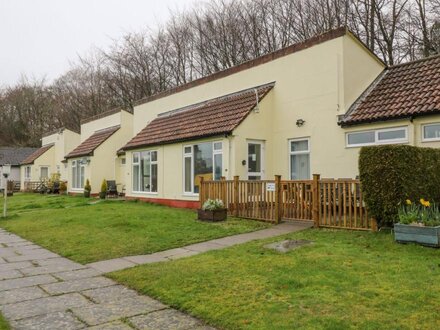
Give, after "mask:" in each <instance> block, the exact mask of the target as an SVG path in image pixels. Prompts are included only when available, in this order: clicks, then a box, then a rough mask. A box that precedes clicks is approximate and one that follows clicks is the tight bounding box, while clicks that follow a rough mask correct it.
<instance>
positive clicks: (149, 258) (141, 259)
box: [123, 253, 168, 264]
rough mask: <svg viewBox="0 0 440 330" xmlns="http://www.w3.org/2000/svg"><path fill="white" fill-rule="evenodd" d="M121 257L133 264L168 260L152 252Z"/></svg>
mask: <svg viewBox="0 0 440 330" xmlns="http://www.w3.org/2000/svg"><path fill="white" fill-rule="evenodd" d="M123 259H125V260H128V261H130V262H133V263H135V264H151V263H153V262H162V261H168V259H167V258H165V257H161V256H157V255H155V254H154V253H153V254H147V255H141V256H130V257H124V258H123Z"/></svg>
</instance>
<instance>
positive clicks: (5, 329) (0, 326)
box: [0, 314, 10, 330]
mask: <svg viewBox="0 0 440 330" xmlns="http://www.w3.org/2000/svg"><path fill="white" fill-rule="evenodd" d="M9 329H10V327H9V324H8V323H7V322H6V320H5V319H4V318H3V316H2V315H1V314H0V330H9Z"/></svg>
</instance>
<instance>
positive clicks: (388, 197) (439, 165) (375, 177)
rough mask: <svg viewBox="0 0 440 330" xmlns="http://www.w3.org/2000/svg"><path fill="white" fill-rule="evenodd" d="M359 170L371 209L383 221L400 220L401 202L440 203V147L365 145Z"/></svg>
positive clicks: (374, 215) (366, 199) (372, 213)
mask: <svg viewBox="0 0 440 330" xmlns="http://www.w3.org/2000/svg"><path fill="white" fill-rule="evenodd" d="M359 174H360V180H361V183H362V192H363V194H364V199H365V203H366V205H367V208H368V211H369V213H370V215H371V216H372V217H374V218H375V219H376V220H377V221H378V222H379V223H380V224H381V225H383V224H384V223H391V222H396V221H397V211H398V208H399V204H400V203H403V202H404V201H405V200H406V199H410V200H411V201H419V200H420V198H424V199H425V200H429V201H431V202H435V203H440V150H439V149H434V148H419V147H412V146H402V145H386V146H374V147H363V148H362V149H361V151H360V155H359Z"/></svg>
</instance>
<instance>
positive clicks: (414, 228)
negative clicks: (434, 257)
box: [394, 198, 440, 247]
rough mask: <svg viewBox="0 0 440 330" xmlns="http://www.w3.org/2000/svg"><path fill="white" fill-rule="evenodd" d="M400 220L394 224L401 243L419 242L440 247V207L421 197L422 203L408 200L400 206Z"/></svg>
mask: <svg viewBox="0 0 440 330" xmlns="http://www.w3.org/2000/svg"><path fill="white" fill-rule="evenodd" d="M398 214H399V222H398V223H396V224H395V225H394V238H395V240H396V241H397V242H399V243H409V242H413V243H419V244H421V245H426V246H433V247H440V208H439V206H438V205H435V204H434V203H432V204H431V203H430V202H429V201H425V200H424V199H423V198H422V199H420V204H419V205H418V204H416V203H413V202H412V201H411V200H409V199H408V200H406V202H405V205H402V206H401V207H400V208H399V213H398Z"/></svg>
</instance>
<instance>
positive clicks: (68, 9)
mask: <svg viewBox="0 0 440 330" xmlns="http://www.w3.org/2000/svg"><path fill="white" fill-rule="evenodd" d="M199 3H200V1H199V0H0V86H1V85H3V86H4V85H8V84H13V83H15V82H16V81H17V80H19V78H20V76H21V74H26V75H27V76H29V77H37V78H40V77H43V76H46V77H47V78H48V79H49V80H51V79H53V78H56V77H57V76H59V75H60V74H62V73H63V72H65V71H66V70H67V69H68V68H69V60H70V61H71V60H75V58H76V56H77V54H85V53H87V52H88V51H89V50H90V49H91V48H92V47H93V46H96V47H99V48H106V47H108V46H109V45H111V44H112V43H113V41H112V40H113V39H119V38H120V37H121V36H122V35H124V34H125V33H126V32H131V31H140V30H142V29H143V28H145V27H147V26H148V27H151V28H154V27H155V26H157V24H158V23H164V22H166V20H167V18H168V17H169V15H170V12H169V9H171V10H177V9H185V8H191V7H192V6H194V5H197V4H199Z"/></svg>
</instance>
